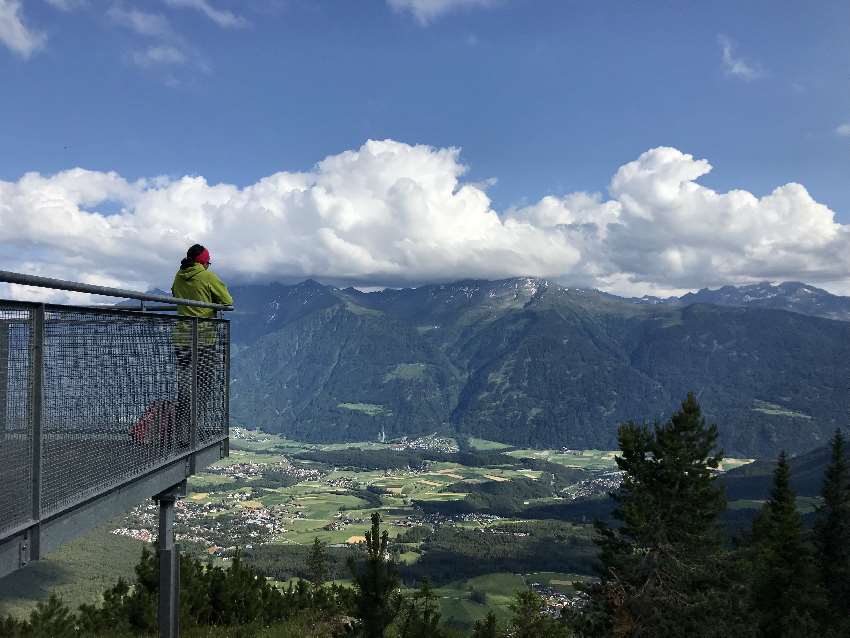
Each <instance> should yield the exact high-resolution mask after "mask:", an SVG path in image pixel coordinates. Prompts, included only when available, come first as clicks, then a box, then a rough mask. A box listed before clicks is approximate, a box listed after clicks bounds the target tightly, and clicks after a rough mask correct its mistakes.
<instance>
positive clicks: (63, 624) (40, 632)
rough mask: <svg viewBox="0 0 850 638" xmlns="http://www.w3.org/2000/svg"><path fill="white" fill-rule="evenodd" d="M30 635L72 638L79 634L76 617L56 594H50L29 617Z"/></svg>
mask: <svg viewBox="0 0 850 638" xmlns="http://www.w3.org/2000/svg"><path fill="white" fill-rule="evenodd" d="M27 629H28V630H29V633H28V634H26V633H25V634H24V635H30V636H50V637H51V638H71V637H72V636H76V635H77V631H76V618H75V616H74V614H73V613H72V612H71V610H70V609H68V608H67V607H66V606H65V604H64V603H63V602H62V601H61V600H60V599H59V597H58V596H56V594H50V597H49V598H48V599H47V602H46V603H41V602H40V603H38V604H37V605H36V607H35V609H34V610H33V611H32V613H31V614H30V618H29V627H28V628H27Z"/></svg>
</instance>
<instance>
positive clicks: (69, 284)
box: [0, 270, 233, 311]
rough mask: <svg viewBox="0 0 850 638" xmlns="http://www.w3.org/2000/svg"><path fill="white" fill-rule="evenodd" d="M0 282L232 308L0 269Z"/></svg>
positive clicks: (199, 306) (127, 297) (214, 307)
mask: <svg viewBox="0 0 850 638" xmlns="http://www.w3.org/2000/svg"><path fill="white" fill-rule="evenodd" d="M0 283H7V284H19V285H21V286H36V287H39V288H52V289H54V290H67V291H70V292H86V293H90V294H93V295H102V296H104V297H120V298H122V299H137V300H139V301H158V302H160V303H166V304H172V305H179V306H194V307H196V308H212V309H213V310H224V311H230V310H233V306H225V305H223V304H217V303H207V302H205V301H196V300H195V299H180V298H179V297H171V296H169V295H152V294H150V293H146V292H137V291H135V290H123V289H121V288H108V287H106V286H94V285H92V284H81V283H78V282H76V281H65V280H62V279H52V278H50V277H38V276H36V275H25V274H23V273H18V272H10V271H8V270H0Z"/></svg>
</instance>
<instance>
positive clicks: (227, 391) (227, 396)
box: [222, 322, 230, 457]
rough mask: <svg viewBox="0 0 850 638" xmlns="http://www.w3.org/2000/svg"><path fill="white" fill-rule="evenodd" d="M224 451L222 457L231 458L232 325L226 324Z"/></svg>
mask: <svg viewBox="0 0 850 638" xmlns="http://www.w3.org/2000/svg"><path fill="white" fill-rule="evenodd" d="M224 330H225V332H226V334H225V340H224V435H225V436H226V437H227V438H226V439H224V450H222V457H225V456H230V323H229V322H228V323H225V324H224Z"/></svg>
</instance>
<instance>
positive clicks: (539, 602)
mask: <svg viewBox="0 0 850 638" xmlns="http://www.w3.org/2000/svg"><path fill="white" fill-rule="evenodd" d="M511 611H512V612H513V619H512V620H511V624H510V626H509V627H508V635H509V636H511V638H569V637H570V636H572V635H573V634H572V632H571V631H570V629H569V628H568V627H567V625H566V623H565V622H563V621H562V620H560V619H558V618H555V617H553V616H551V615H550V614H548V613H546V609H545V603H544V601H543V599H542V598H541V597H540V596H539V595H538V594H536V593H535V592H533V591H532V590H530V589H527V590H525V591H520V592H517V594H516V599H515V600H514V602H513V603H512V604H511Z"/></svg>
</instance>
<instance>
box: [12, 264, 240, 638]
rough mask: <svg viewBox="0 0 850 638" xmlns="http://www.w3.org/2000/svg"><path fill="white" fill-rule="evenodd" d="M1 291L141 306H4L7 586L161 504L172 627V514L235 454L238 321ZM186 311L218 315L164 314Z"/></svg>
mask: <svg viewBox="0 0 850 638" xmlns="http://www.w3.org/2000/svg"><path fill="white" fill-rule="evenodd" d="M0 282H5V283H12V284H21V285H29V286H40V287H46V288H51V289H55V290H65V291H75V292H84V293H91V294H95V295H104V296H110V297H118V298H122V299H132V300H134V301H137V302H138V303H137V304H136V303H132V304H131V305H125V304H120V305H118V306H98V307H86V306H71V305H59V304H44V303H33V302H23V301H10V300H5V299H0V577H2V576H4V575H6V574H9V573H11V572H13V571H15V570H17V569H20V568H21V567H24V566H25V565H27V564H28V563H30V562H31V561H34V560H38V559H39V558H41V557H42V556H43V555H45V554H46V553H48V552H50V551H52V550H54V549H56V548H57V547H59V546H60V545H61V544H63V543H65V542H67V541H69V540H71V539H73V538H75V537H77V536H80V535H82V534H84V533H85V532H87V531H88V530H90V529H92V528H94V527H96V526H97V525H100V524H102V523H104V522H106V521H107V520H109V519H110V518H112V517H114V516H116V515H118V514H120V513H121V512H124V511H127V510H129V509H130V508H132V507H134V506H136V505H138V504H139V503H140V502H142V501H144V500H145V499H146V498H151V497H154V498H157V500H159V502H160V540H161V542H160V552H161V553H160V559H161V590H160V591H161V592H162V591H166V592H168V588H169V586H170V587H171V588H172V591H171V592H170V593H169V594H168V596H170V597H171V602H169V601H167V600H166V601H163V600H162V599H161V609H160V620H161V624H162V622H173V623H176V620H175V618H176V616H175V614H174V613H172V612H173V611H174V607H173V605H175V604H176V603H175V602H174V601H175V600H176V599H175V598H173V596H176V582H177V573H176V570H177V568H176V564H177V563H178V561H176V560H175V557H176V549H175V548H174V545H173V532H172V524H173V516H174V514H173V503H174V499H175V498H177V497H179V496H181V495H182V494H183V493H184V491H185V480H186V477H188V476H190V475H191V474H194V473H195V472H198V471H200V470H201V469H203V468H204V467H206V466H208V465H210V464H211V463H213V462H215V461H217V460H219V459H221V458H223V457H226V456H228V452H229V449H228V430H229V428H228V422H229V411H228V405H229V366H230V323H229V322H228V321H227V320H226V319H223V318H221V316H220V315H221V312H223V311H227V310H232V308H231V307H230V306H221V305H216V304H207V303H203V302H198V301H193V300H187V299H176V298H173V297H167V296H162V295H151V294H145V293H138V292H133V291H127V290H119V289H114V288H103V287H100V286H90V285H87V284H80V283H75V282H67V281H59V280H54V279H47V278H42V277H32V276H29V275H22V274H18V273H10V272H4V271H0ZM178 305H189V306H197V307H206V308H211V309H213V310H215V311H216V314H217V315H218V316H216V317H215V318H209V319H206V318H194V317H181V316H178V315H176V314H169V311H174V310H176V307H177V306H178ZM163 552H164V553H163ZM162 561H165V563H163V562H162ZM163 566H165V569H162V567H163ZM162 578H165V579H166V580H170V585H169V583H168V582H165V581H163V580H162ZM163 604H166V606H167V609H165V610H163V609H162V605H163ZM163 614H166V615H168V614H170V615H171V620H170V621H169V620H168V618H166V619H165V620H163ZM161 633H162V635H169V636H170V635H176V625H174V626H173V627H172V629H171V630H169V629H168V627H163V628H162V630H161Z"/></svg>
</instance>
